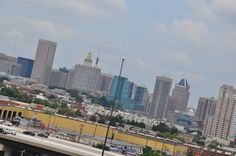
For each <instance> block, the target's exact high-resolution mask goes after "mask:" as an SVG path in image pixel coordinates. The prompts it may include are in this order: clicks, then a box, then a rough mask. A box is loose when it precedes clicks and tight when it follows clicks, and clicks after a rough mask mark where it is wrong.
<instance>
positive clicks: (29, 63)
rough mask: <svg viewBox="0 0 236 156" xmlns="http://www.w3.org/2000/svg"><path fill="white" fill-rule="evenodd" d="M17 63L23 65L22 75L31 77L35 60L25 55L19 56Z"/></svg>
mask: <svg viewBox="0 0 236 156" xmlns="http://www.w3.org/2000/svg"><path fill="white" fill-rule="evenodd" d="M17 64H20V65H21V73H20V76H22V77H28V78H30V76H31V73H32V69H33V65H34V60H32V59H29V58H24V57H18V58H17Z"/></svg>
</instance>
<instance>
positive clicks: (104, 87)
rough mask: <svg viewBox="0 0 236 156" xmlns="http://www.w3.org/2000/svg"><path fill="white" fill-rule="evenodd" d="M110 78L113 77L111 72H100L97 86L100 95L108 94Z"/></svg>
mask: <svg viewBox="0 0 236 156" xmlns="http://www.w3.org/2000/svg"><path fill="white" fill-rule="evenodd" d="M112 78H113V75H111V74H105V73H102V74H101V78H100V86H99V94H100V96H107V95H108V94H109V91H110V88H111V83H112Z"/></svg>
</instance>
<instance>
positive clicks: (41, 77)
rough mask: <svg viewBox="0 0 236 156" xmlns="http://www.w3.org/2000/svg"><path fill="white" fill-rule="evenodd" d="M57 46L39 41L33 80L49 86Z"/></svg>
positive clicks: (49, 42) (46, 41)
mask: <svg viewBox="0 0 236 156" xmlns="http://www.w3.org/2000/svg"><path fill="white" fill-rule="evenodd" d="M56 47H57V44H56V43H55V42H52V41H48V40H43V39H39V42H38V47H37V52H36V56H35V60H34V66H33V70H32V74H31V78H32V79H35V80H37V81H38V83H41V84H45V85H48V83H49V79H50V73H51V70H52V64H53V60H54V56H55V52H56Z"/></svg>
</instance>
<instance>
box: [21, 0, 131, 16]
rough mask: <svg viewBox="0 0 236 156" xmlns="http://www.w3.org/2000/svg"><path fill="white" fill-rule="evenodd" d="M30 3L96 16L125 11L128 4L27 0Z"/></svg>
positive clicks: (115, 0) (114, 0)
mask: <svg viewBox="0 0 236 156" xmlns="http://www.w3.org/2000/svg"><path fill="white" fill-rule="evenodd" d="M26 1H27V2H28V3H37V4H40V5H43V6H45V7H50V8H52V9H59V10H61V11H66V12H71V11H72V12H73V13H77V15H81V14H83V15H88V16H96V17H104V16H110V15H111V14H112V13H115V12H119V13H125V12H126V11H127V6H126V4H125V2H124V0H99V1H94V0H57V1H56V4H55V1H48V0H34V1H31V0H26Z"/></svg>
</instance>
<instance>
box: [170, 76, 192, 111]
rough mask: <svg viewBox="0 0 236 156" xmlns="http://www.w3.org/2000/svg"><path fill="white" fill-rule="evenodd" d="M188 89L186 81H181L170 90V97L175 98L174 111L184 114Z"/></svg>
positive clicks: (188, 93)
mask: <svg viewBox="0 0 236 156" xmlns="http://www.w3.org/2000/svg"><path fill="white" fill-rule="evenodd" d="M189 88H190V86H189V85H188V81H187V80H186V79H181V80H180V81H179V83H177V84H175V88H174V89H173V90H172V97H175V98H176V108H175V109H176V110H178V111H180V112H186V110H187V106H188V100H189V95H190V92H189Z"/></svg>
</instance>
